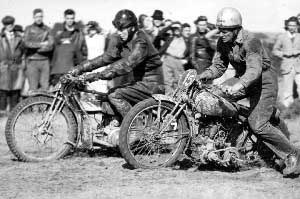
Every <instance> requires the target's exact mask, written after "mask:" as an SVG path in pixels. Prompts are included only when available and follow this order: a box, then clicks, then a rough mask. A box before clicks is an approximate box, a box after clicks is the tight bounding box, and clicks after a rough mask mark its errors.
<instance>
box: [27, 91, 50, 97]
mask: <svg viewBox="0 0 300 199" xmlns="http://www.w3.org/2000/svg"><path fill="white" fill-rule="evenodd" d="M35 96H46V97H55V95H54V93H53V92H49V91H43V90H34V91H30V92H29V93H28V97H35Z"/></svg>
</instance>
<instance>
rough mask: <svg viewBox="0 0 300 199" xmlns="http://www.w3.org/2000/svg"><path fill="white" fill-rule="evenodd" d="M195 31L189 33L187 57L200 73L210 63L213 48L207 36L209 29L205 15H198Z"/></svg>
mask: <svg viewBox="0 0 300 199" xmlns="http://www.w3.org/2000/svg"><path fill="white" fill-rule="evenodd" d="M194 23H195V25H196V32H195V33H194V34H193V35H191V38H190V49H189V57H190V61H191V63H192V66H193V67H194V68H195V69H196V70H197V73H198V74H201V73H202V72H203V71H204V70H205V69H206V68H207V67H209V66H210V65H211V64H212V58H213V56H214V49H213V48H212V46H211V43H210V41H209V38H208V36H207V35H208V33H209V32H210V29H209V28H208V22H207V17H206V16H199V17H198V18H197V19H196V20H195V21H194Z"/></svg>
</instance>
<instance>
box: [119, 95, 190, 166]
mask: <svg viewBox="0 0 300 199" xmlns="http://www.w3.org/2000/svg"><path fill="white" fill-rule="evenodd" d="M158 105H159V102H158V101H156V100H155V99H153V98H150V99H146V100H144V101H142V102H139V103H138V104H136V105H135V106H134V107H133V108H132V109H131V110H130V112H129V113H128V114H127V115H126V116H125V118H124V120H123V122H122V125H121V130H120V138H119V148H120V151H121V154H122V156H123V158H124V159H125V160H126V162H127V163H128V164H129V165H130V166H132V167H133V168H144V169H155V168H161V167H168V166H171V165H172V164H173V163H174V162H175V161H176V160H178V159H179V157H180V155H181V154H182V153H183V151H184V149H185V147H186V144H187V141H188V138H189V129H188V121H187V118H186V116H185V115H184V114H180V115H179V116H177V118H176V119H175V120H174V121H173V122H172V123H171V125H169V126H168V127H167V130H165V131H161V129H160V128H161V126H162V123H163V122H162V121H164V119H165V118H164V117H165V116H167V115H168V113H170V112H171V110H172V109H173V107H174V104H172V103H169V102H161V109H160V110H161V111H160V114H158V110H159V109H158ZM159 115H161V120H162V121H161V120H160V119H157V118H158V116H159ZM152 120H155V121H156V123H155V121H152ZM157 122H158V123H157ZM140 124H142V125H140ZM134 125H135V126H134ZM172 125H173V126H172ZM139 127H142V128H141V129H138V128H139ZM176 131H177V132H178V133H176ZM132 134H133V135H132Z"/></svg>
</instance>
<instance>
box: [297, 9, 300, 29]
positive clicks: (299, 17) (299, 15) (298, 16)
mask: <svg viewBox="0 0 300 199" xmlns="http://www.w3.org/2000/svg"><path fill="white" fill-rule="evenodd" d="M297 19H298V24H300V13H299V14H298V15H297ZM298 33H300V26H299V27H298Z"/></svg>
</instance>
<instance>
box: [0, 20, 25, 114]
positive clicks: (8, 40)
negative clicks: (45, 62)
mask: <svg viewBox="0 0 300 199" xmlns="http://www.w3.org/2000/svg"><path fill="white" fill-rule="evenodd" d="M14 23H15V19H14V17H12V16H5V17H4V18H3V19H2V24H3V26H4V28H3V30H2V32H1V36H0V110H1V111H6V110H7V105H9V106H8V107H10V108H13V107H14V106H15V105H16V104H17V103H18V101H19V98H20V91H21V89H22V86H23V83H24V74H23V71H24V67H25V64H24V60H23V55H24V44H23V41H22V38H21V36H20V35H18V34H16V32H15V31H14Z"/></svg>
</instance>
